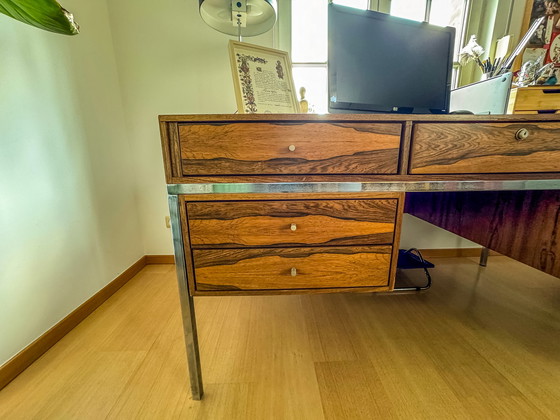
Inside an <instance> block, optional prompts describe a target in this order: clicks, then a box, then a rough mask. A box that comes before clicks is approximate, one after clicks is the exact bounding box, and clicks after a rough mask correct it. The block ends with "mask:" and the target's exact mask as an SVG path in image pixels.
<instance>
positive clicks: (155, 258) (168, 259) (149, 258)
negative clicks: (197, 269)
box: [146, 255, 175, 264]
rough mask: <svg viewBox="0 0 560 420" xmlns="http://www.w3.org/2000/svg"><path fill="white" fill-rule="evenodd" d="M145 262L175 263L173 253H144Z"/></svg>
mask: <svg viewBox="0 0 560 420" xmlns="http://www.w3.org/2000/svg"><path fill="white" fill-rule="evenodd" d="M146 264H175V257H174V256H173V255H146Z"/></svg>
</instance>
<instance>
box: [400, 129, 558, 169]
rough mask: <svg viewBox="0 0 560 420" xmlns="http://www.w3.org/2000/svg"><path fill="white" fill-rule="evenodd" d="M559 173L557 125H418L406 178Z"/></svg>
mask: <svg viewBox="0 0 560 420" xmlns="http://www.w3.org/2000/svg"><path fill="white" fill-rule="evenodd" d="M523 130H526V133H527V134H528V135H527V137H526V138H524V136H523ZM559 171H560V123H533V122H527V123H513V124H509V123H471V124H469V123H439V124H438V123H434V124H432V123H418V124H415V125H414V127H413V138H412V147H411V156H410V170H409V173H411V174H460V173H464V174H472V173H487V174H490V173H508V172H559Z"/></svg>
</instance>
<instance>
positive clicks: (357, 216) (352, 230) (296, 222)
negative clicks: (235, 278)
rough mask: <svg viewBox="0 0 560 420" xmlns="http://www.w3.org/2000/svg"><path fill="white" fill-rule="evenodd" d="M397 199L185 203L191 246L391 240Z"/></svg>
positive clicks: (335, 243)
mask: <svg viewBox="0 0 560 420" xmlns="http://www.w3.org/2000/svg"><path fill="white" fill-rule="evenodd" d="M396 212H397V200H396V199H371V200H302V201H246V202H244V201H229V202H206V203H205V202H200V203H198V202H196V203H187V213H188V219H189V234H190V242H191V246H192V247H193V248H235V247H260V246H309V245H367V244H390V243H392V242H393V231H394V228H395V217H396Z"/></svg>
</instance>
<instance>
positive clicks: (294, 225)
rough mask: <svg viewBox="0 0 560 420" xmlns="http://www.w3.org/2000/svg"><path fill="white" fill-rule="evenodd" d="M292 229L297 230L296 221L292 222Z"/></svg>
mask: <svg viewBox="0 0 560 420" xmlns="http://www.w3.org/2000/svg"><path fill="white" fill-rule="evenodd" d="M290 229H291V231H292V232H295V231H296V229H297V226H296V224H295V223H292V224H291V225H290Z"/></svg>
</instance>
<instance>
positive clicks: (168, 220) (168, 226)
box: [165, 216, 171, 229]
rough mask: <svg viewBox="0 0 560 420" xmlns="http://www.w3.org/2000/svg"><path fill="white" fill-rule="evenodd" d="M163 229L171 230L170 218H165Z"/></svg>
mask: <svg viewBox="0 0 560 420" xmlns="http://www.w3.org/2000/svg"><path fill="white" fill-rule="evenodd" d="M165 227H166V228H167V229H171V218H170V217H169V216H165Z"/></svg>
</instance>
